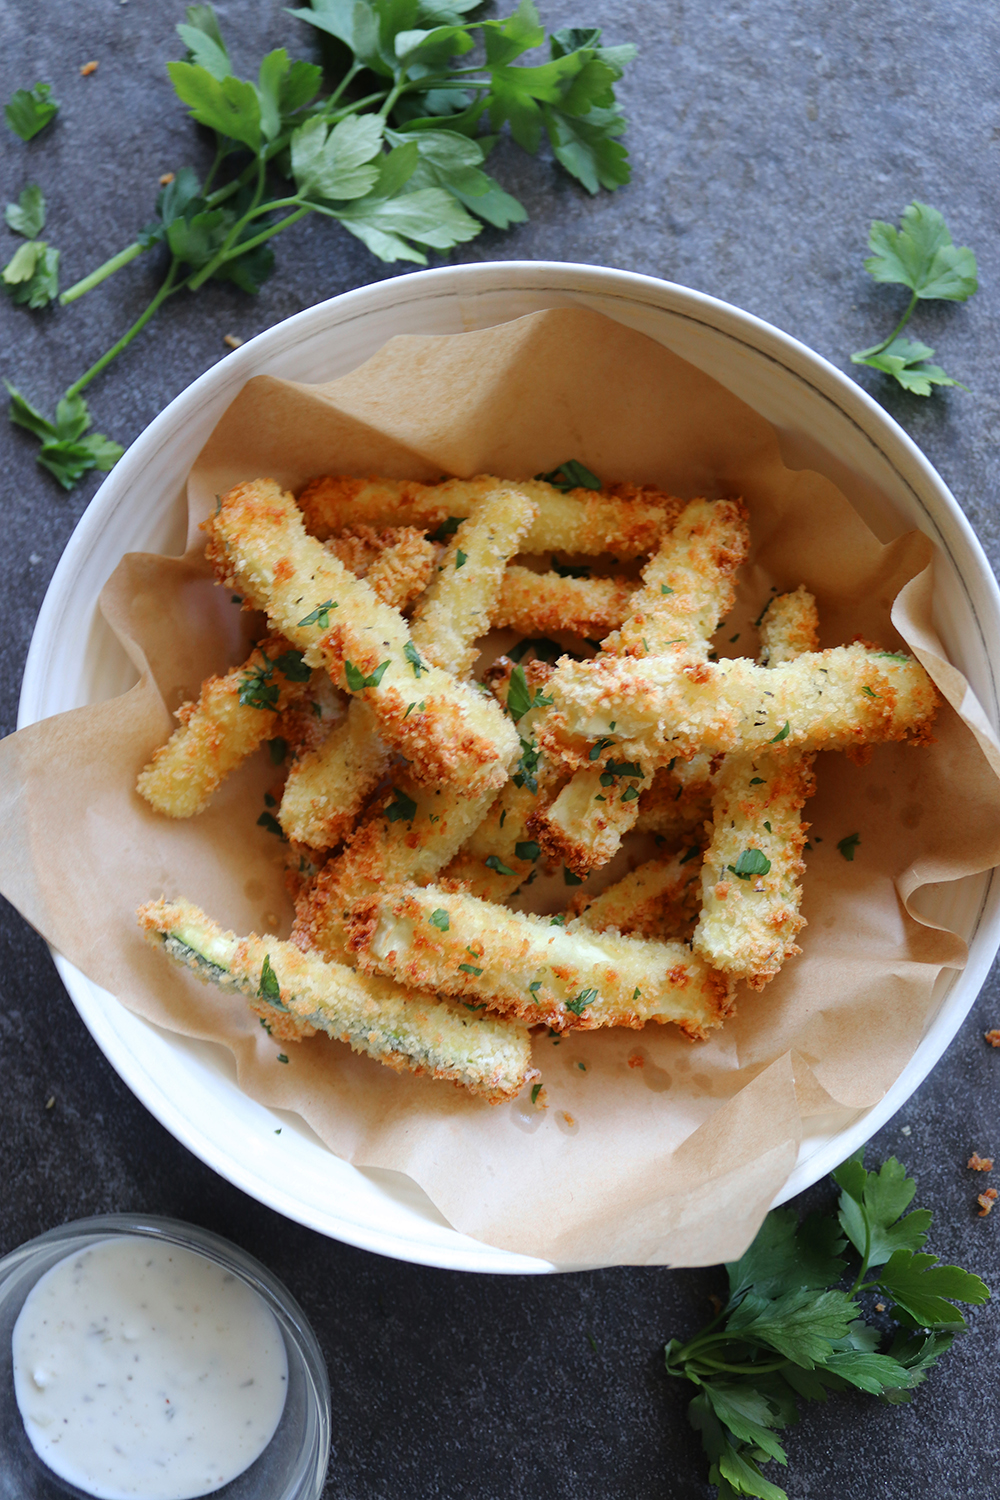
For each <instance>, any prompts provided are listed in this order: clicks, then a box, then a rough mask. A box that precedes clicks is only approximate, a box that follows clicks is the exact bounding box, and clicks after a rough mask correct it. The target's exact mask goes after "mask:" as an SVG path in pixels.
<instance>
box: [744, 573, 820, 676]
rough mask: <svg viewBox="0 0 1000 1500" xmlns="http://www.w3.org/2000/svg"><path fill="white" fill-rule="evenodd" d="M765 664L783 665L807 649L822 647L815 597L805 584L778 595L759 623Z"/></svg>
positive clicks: (761, 648)
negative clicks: (789, 592)
mask: <svg viewBox="0 0 1000 1500" xmlns="http://www.w3.org/2000/svg"><path fill="white" fill-rule="evenodd" d="M759 630H760V654H759V656H758V657H757V660H758V661H759V662H760V664H761V666H762V667H780V666H781V664H782V662H786V661H794V660H795V658H796V657H797V656H803V655H805V653H806V652H807V651H818V650H819V615H818V613H817V611H816V600H815V599H814V598H813V596H812V594H810V592H809V590H808V589H807V588H806V587H805V585H804V584H800V585H799V587H798V588H797V589H796V590H795V592H794V593H791V594H778V595H777V597H776V598H774V599H772V600H771V602H770V604H769V605H768V606H767V609H766V610H765V611H764V614H763V617H762V619H761V622H760V626H759Z"/></svg>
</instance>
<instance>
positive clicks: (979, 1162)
mask: <svg viewBox="0 0 1000 1500" xmlns="http://www.w3.org/2000/svg"><path fill="white" fill-rule="evenodd" d="M965 1165H966V1166H967V1167H968V1168H969V1171H970V1172H992V1171H993V1158H992V1156H980V1155H979V1152H978V1151H973V1153H972V1155H971V1156H970V1157H969V1160H968V1161H967V1162H966V1164H965Z"/></svg>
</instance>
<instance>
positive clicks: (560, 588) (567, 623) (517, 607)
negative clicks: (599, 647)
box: [493, 563, 635, 639]
mask: <svg viewBox="0 0 1000 1500" xmlns="http://www.w3.org/2000/svg"><path fill="white" fill-rule="evenodd" d="M634 594H635V584H634V582H633V581H632V580H631V579H629V578H563V577H561V576H560V574H558V573H533V572H532V571H531V569H530V568H522V567H520V566H519V565H518V564H516V563H512V564H511V565H510V566H509V567H508V569H507V571H506V572H505V573H504V576H503V586H502V588H501V589H500V598H499V600H498V602H497V606H496V609H495V610H494V611H493V625H494V627H495V628H496V629H497V630H501V629H510V630H520V631H523V632H524V633H525V634H526V635H545V634H546V633H548V632H552V631H570V632H571V633H572V634H573V635H582V636H584V637H587V638H591V639H592V638H593V637H595V636H599V635H601V634H602V633H603V632H604V631H606V630H613V629H614V628H615V626H616V625H620V624H621V623H622V621H623V620H624V619H625V618H626V617H627V616H628V615H629V614H631V612H632V604H631V601H632V599H633V597H634Z"/></svg>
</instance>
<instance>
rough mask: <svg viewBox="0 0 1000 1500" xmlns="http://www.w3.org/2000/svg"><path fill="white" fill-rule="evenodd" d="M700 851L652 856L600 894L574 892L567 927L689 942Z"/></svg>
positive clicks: (695, 917) (696, 906)
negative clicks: (667, 857)
mask: <svg viewBox="0 0 1000 1500" xmlns="http://www.w3.org/2000/svg"><path fill="white" fill-rule="evenodd" d="M700 875H701V850H700V849H694V850H690V851H687V852H686V853H683V854H675V855H673V856H672V857H671V858H670V859H649V860H647V861H646V863H645V864H642V865H638V866H637V867H636V868H635V869H634V870H632V871H630V872H629V874H628V875H626V876H624V877H623V878H622V879H621V880H616V881H615V883H614V884H613V885H609V886H605V888H604V890H603V891H601V892H600V894H599V895H597V896H585V895H582V894H581V895H578V896H575V897H574V898H573V900H572V902H571V903H570V910H571V911H573V912H575V914H576V915H575V916H574V918H573V920H572V921H570V922H567V924H566V929H567V931H568V932H575V931H576V930H577V928H578V927H591V928H593V930H594V931H595V932H620V933H622V934H623V936H626V937H643V938H658V939H661V940H663V941H665V942H666V941H671V940H677V941H680V942H689V941H690V939H691V934H692V933H693V931H694V927H695V923H696V922H697V920H698V909H699V904H700V901H701V879H700Z"/></svg>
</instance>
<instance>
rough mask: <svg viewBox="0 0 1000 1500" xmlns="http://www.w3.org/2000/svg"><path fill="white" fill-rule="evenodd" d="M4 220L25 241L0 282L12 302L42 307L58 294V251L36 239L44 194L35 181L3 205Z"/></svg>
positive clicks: (42, 219)
mask: <svg viewBox="0 0 1000 1500" xmlns="http://www.w3.org/2000/svg"><path fill="white" fill-rule="evenodd" d="M4 219H5V220H6V223H7V228H8V229H12V230H13V231H14V233H15V234H23V235H24V238H25V243H24V244H23V245H21V246H20V247H19V249H17V250H15V252H14V254H13V255H12V256H11V258H10V260H9V261H8V262H7V264H6V265H5V266H4V268H3V271H2V272H0V283H2V285H3V289H4V291H5V292H6V293H7V295H8V296H9V297H10V298H11V299H12V300H13V301H14V302H19V303H20V304H21V305H22V306H28V307H46V306H47V305H48V304H49V303H50V302H52V301H53V300H54V299H55V298H56V297H57V296H58V294H59V251H58V250H56V249H54V248H53V247H52V246H51V245H49V244H47V243H46V242H45V240H40V239H39V238H38V236H39V235H40V234H41V232H42V230H43V229H44V228H45V195H44V193H43V192H42V190H41V188H40V187H39V186H38V184H37V183H35V182H32V183H29V184H28V186H27V187H26V188H24V189H23V191H22V192H21V194H20V197H19V198H18V200H17V202H16V203H8V204H7V207H6V209H5V210H4Z"/></svg>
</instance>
